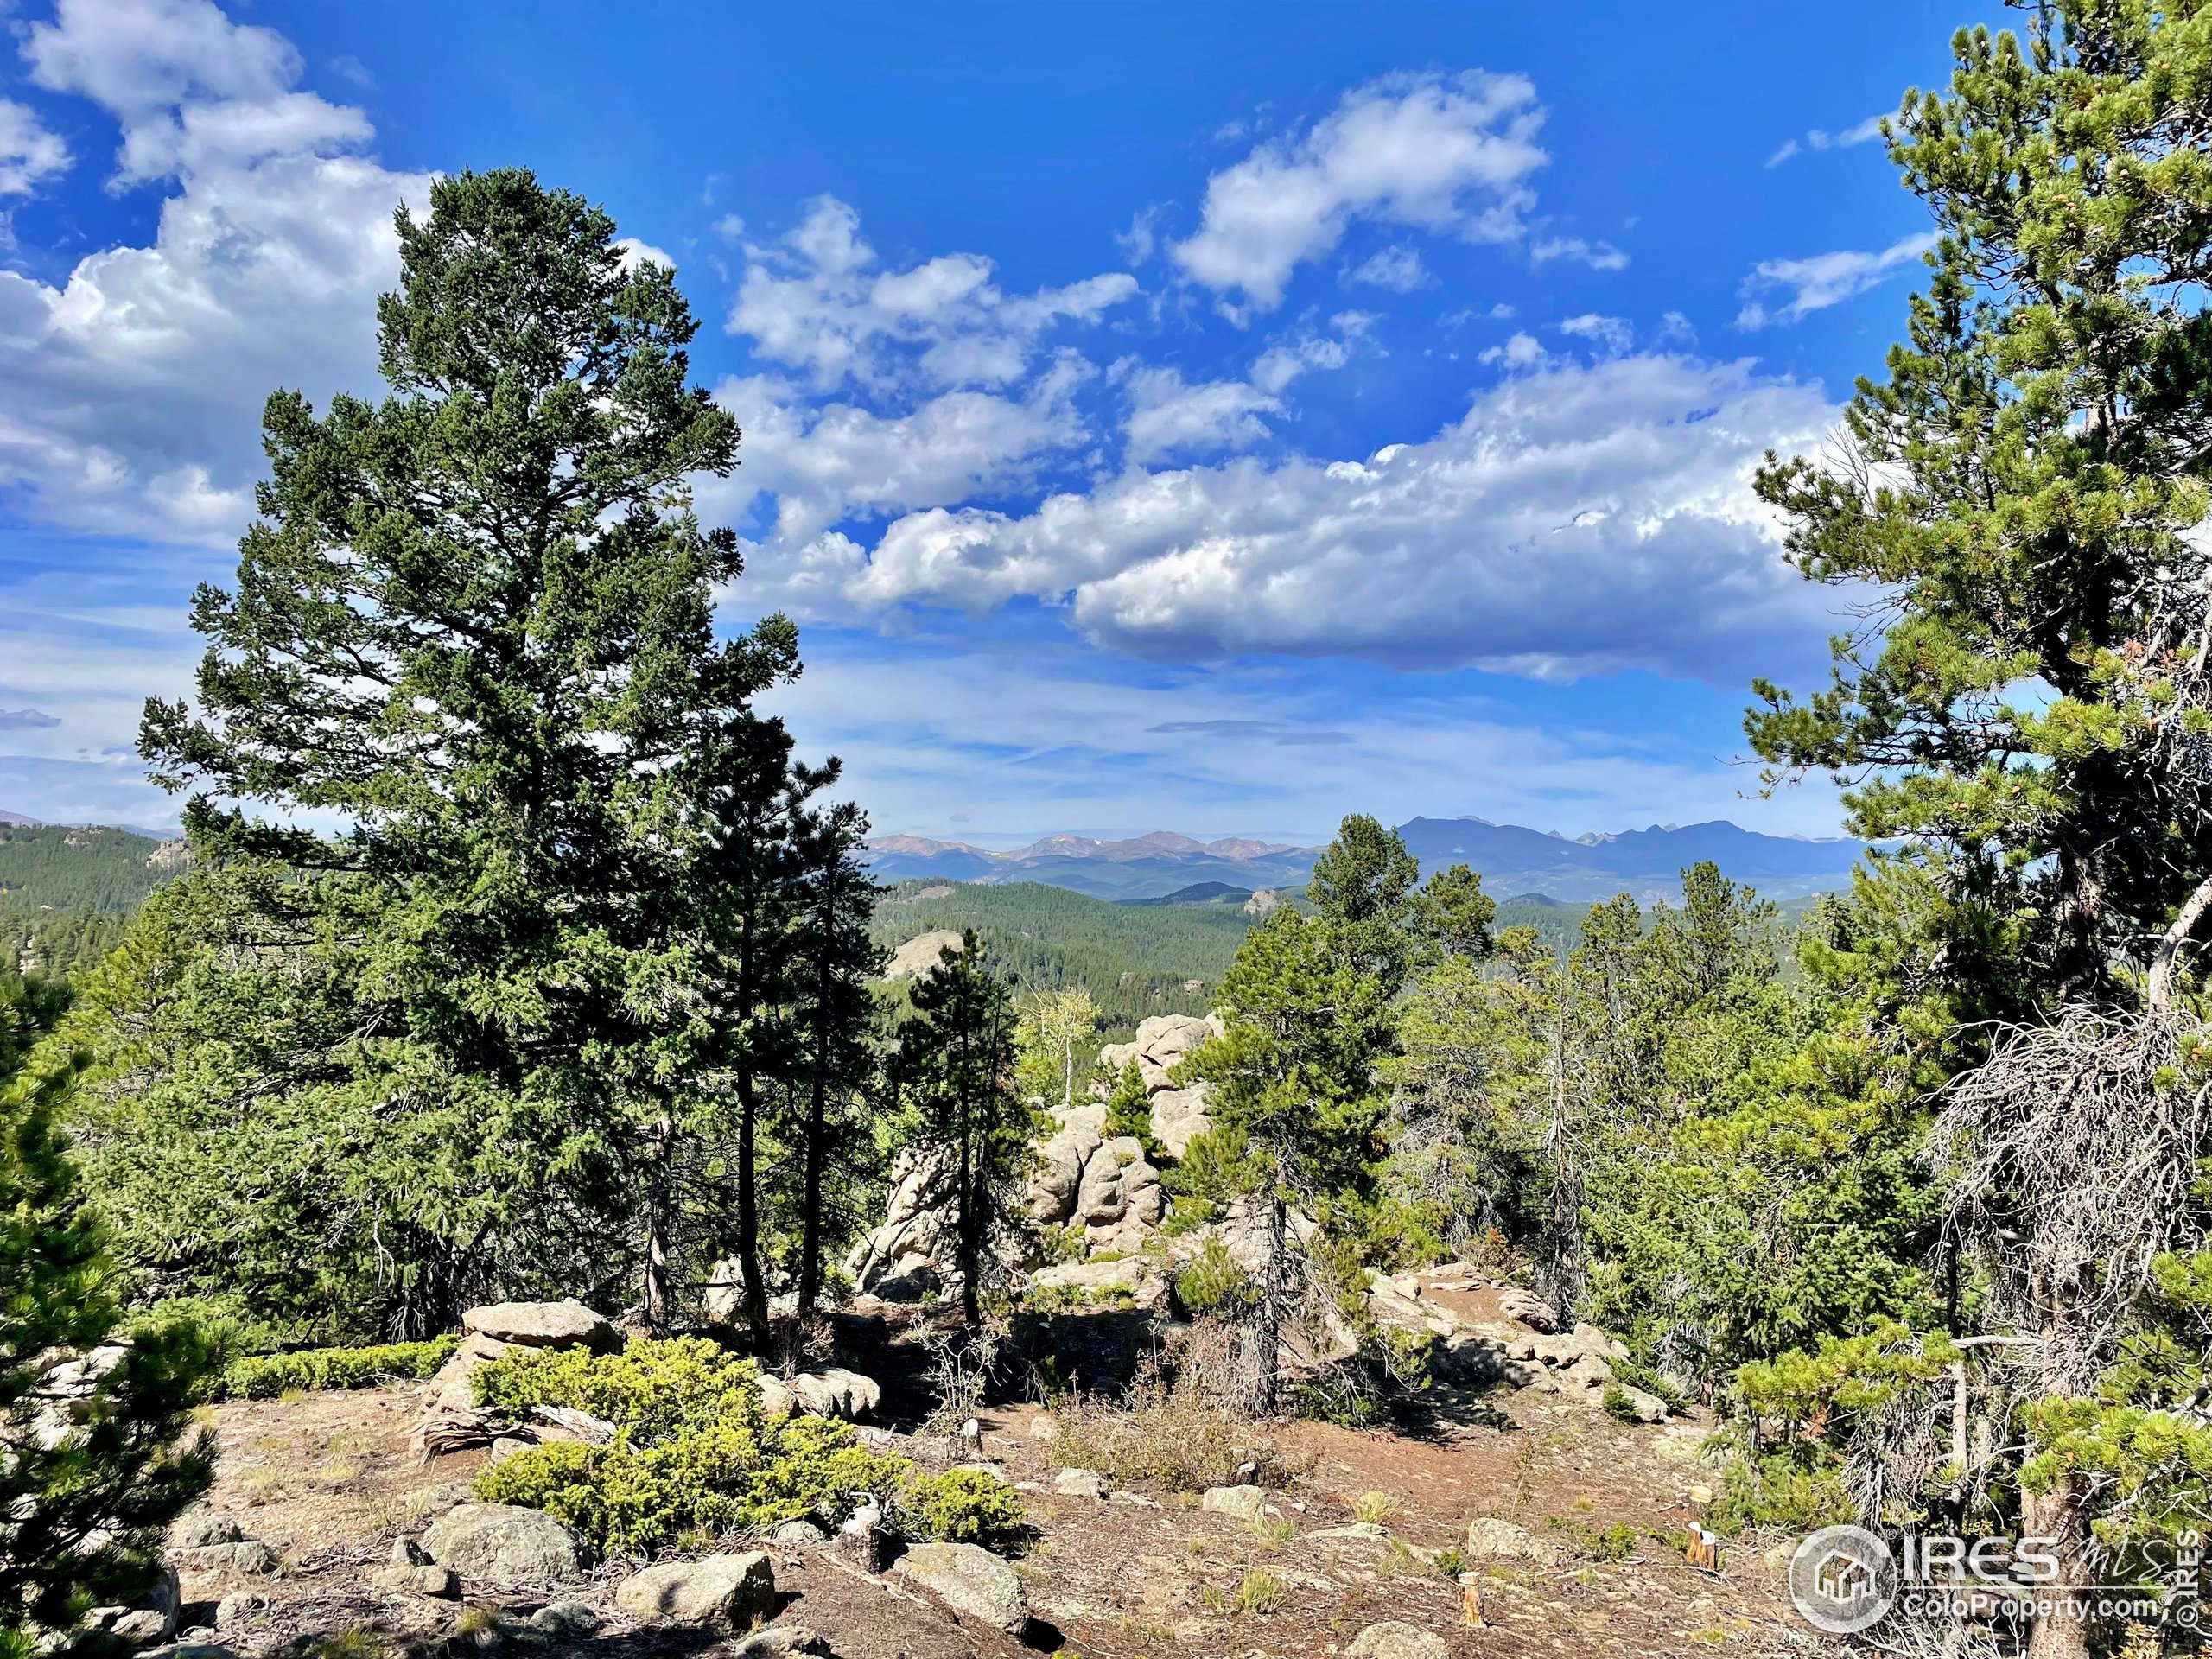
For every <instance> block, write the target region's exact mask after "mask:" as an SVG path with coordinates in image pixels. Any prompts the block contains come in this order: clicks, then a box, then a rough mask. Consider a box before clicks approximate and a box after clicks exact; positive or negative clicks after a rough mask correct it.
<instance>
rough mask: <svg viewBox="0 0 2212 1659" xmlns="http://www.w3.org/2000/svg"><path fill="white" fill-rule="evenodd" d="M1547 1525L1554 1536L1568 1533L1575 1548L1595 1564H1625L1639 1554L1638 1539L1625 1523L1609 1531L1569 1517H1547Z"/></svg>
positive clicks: (1619, 1522)
mask: <svg viewBox="0 0 2212 1659" xmlns="http://www.w3.org/2000/svg"><path fill="white" fill-rule="evenodd" d="M1544 1524H1545V1525H1546V1526H1548V1527H1549V1528H1551V1529H1552V1530H1553V1531H1554V1532H1563V1533H1565V1534H1566V1535H1567V1536H1568V1538H1570V1539H1571V1540H1573V1544H1574V1547H1575V1548H1576V1549H1578V1550H1580V1552H1581V1553H1582V1554H1585V1555H1586V1556H1588V1557H1589V1558H1590V1559H1591V1560H1593V1561H1624V1560H1628V1558H1629V1557H1630V1556H1631V1555H1633V1554H1636V1545H1637V1538H1638V1536H1639V1535H1638V1534H1637V1529H1635V1528H1634V1527H1631V1526H1630V1525H1629V1524H1628V1522H1625V1521H1617V1522H1614V1523H1613V1524H1612V1525H1611V1526H1610V1527H1593V1526H1592V1525H1591V1524H1590V1523H1589V1522H1586V1521H1577V1520H1575V1519H1573V1517H1572V1516H1564V1515H1548V1516H1545V1517H1544Z"/></svg>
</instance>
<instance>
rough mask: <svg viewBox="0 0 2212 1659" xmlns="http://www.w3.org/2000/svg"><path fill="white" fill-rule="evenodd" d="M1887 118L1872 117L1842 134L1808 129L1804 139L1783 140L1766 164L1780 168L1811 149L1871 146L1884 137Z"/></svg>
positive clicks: (1818, 128) (1880, 116)
mask: <svg viewBox="0 0 2212 1659" xmlns="http://www.w3.org/2000/svg"><path fill="white" fill-rule="evenodd" d="M1885 118H1886V116H1885V115H1870V116H1868V117H1867V118H1866V119H1865V120H1864V121H1861V122H1859V124H1857V125H1855V126H1849V127H1846V128H1845V129H1844V130H1842V131H1841V132H1830V131H1828V130H1827V129H1826V128H1825V127H1812V128H1808V130H1806V132H1805V135H1804V137H1802V138H1785V139H1783V141H1782V145H1781V148H1779V149H1777V150H1776V151H1775V152H1774V154H1773V155H1771V156H1768V157H1767V158H1766V164H1767V165H1768V166H1769V167H1780V166H1781V165H1782V164H1783V162H1786V161H1788V160H1789V158H1790V157H1791V156H1802V155H1803V154H1804V153H1805V152H1806V151H1807V150H1809V149H1852V148H1853V146H1855V145H1859V144H1871V143H1873V142H1874V140H1876V139H1877V138H1879V137H1881V136H1882V123H1883V121H1884V120H1885Z"/></svg>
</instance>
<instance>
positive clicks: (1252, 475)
mask: <svg viewBox="0 0 2212 1659" xmlns="http://www.w3.org/2000/svg"><path fill="white" fill-rule="evenodd" d="M1832 417H1833V411H1832V410H1830V408H1829V406H1828V405H1827V403H1826V401H1825V400H1824V399H1823V398H1822V397H1821V395H1820V394H1819V392H1818V391H1816V390H1815V389H1814V388H1812V387H1809V386H1807V385H1802V384H1801V383H1798V382H1795V381H1791V380H1786V379H1773V378H1762V377H1760V376H1758V375H1757V374H1755V373H1754V372H1752V371H1751V368H1750V366H1749V365H1747V364H1741V363H1738V364H1708V363H1703V362H1700V361H1698V360H1696V359H1690V358H1686V357H1668V356H1644V357H1633V358H1618V359H1610V360H1606V361H1603V362H1599V363H1597V364H1595V365H1574V364H1568V363H1565V362H1561V361H1554V362H1550V363H1547V364H1546V365H1542V366H1541V368H1538V369H1535V370H1533V371H1531V372H1528V373H1525V374H1523V375H1521V376H1518V377H1516V378H1512V379H1510V380H1508V381H1507V382H1505V383H1504V384H1503V385H1499V386H1497V388H1495V389H1493V390H1492V391H1488V392H1486V393H1484V394H1483V395H1482V396H1480V397H1478V398H1477V399H1476V400H1475V403H1474V404H1473V406H1472V407H1471V410H1469V412H1468V414H1467V416H1465V419H1464V420H1462V421H1460V422H1458V423H1454V424H1453V425H1452V426H1450V427H1447V428H1446V429H1445V430H1444V431H1442V432H1440V433H1439V434H1438V435H1436V436H1435V437H1434V438H1433V439H1431V440H1430V441H1428V442H1426V443H1417V444H1397V445H1393V446H1391V447H1389V448H1385V449H1383V450H1381V451H1378V452H1377V453H1376V454H1374V455H1372V456H1370V457H1369V458H1368V459H1367V460H1366V461H1338V462H1334V463H1329V462H1324V461H1316V460H1310V459H1306V458H1302V457H1297V458H1291V459H1287V460H1284V461H1279V462H1275V463H1273V464H1269V463H1266V462H1263V461H1260V460H1257V459H1255V458H1250V457H1244V458H1238V459H1235V460H1230V461H1224V462H1220V463H1218V464H1216V465H1212V466H1208V467H1189V468H1185V469H1181V470H1174V471H1166V472H1156V473H1155V472H1146V471H1143V470H1141V469H1133V470H1130V471H1128V472H1126V473H1123V474H1121V475H1119V476H1117V477H1115V478H1112V479H1110V480H1107V481H1106V482H1104V483H1103V484H1101V485H1099V486H1096V487H1095V488H1093V489H1090V490H1089V491H1083V492H1070V493H1062V494H1058V495H1055V496H1053V497H1052V498H1050V499H1047V500H1046V501H1045V502H1044V503H1043V504H1042V505H1039V507H1038V508H1037V509H1036V510H1035V511H1034V512H1030V513H1027V514H1024V515H1019V516H1016V515H1009V514H1006V513H1001V512H992V511H987V510H983V509H978V508H973V507H969V508H961V509H957V510H951V509H946V508H933V509H930V510H928V511H925V512H917V513H911V514H909V515H907V516H906V517H905V518H900V519H899V520H898V521H896V522H895V523H893V524H891V525H890V526H889V528H888V529H887V531H885V532H884V534H883V536H882V537H881V538H880V541H879V542H878V543H877V544H876V546H875V548H874V551H873V553H872V555H871V556H869V557H868V561H867V562H866V563H855V565H854V566H853V568H852V569H851V570H850V571H849V575H848V578H847V581H846V584H845V591H846V592H847V593H848V594H849V595H850V596H851V597H852V598H853V599H854V600H855V601H857V602H859V603H861V604H862V605H865V606H874V607H891V606H898V605H906V604H913V603H923V604H932V605H948V606H955V607H963V608H966V609H969V610H970V611H979V612H980V611H988V610H989V609H992V608H995V607H999V606H1001V605H1004V604H1006V603H1007V602H1009V601H1014V600H1015V599H1019V598H1025V597H1027V598H1031V599H1035V600H1040V601H1046V602H1048V603H1057V604H1065V605H1066V606H1067V607H1069V609H1070V612H1071V617H1072V620H1074V622H1075V624H1076V626H1077V627H1078V628H1079V629H1080V630H1081V631H1082V632H1084V634H1086V635H1087V636H1088V637H1089V638H1090V639H1092V640H1093V641H1095V642H1096V643H1099V644H1102V645H1109V646H1112V647H1115V648H1116V649H1119V650H1122V651H1126V652H1131V653H1134V654H1136V655H1140V656H1146V657H1152V658H1164V659H1169V660H1203V659H1210V658H1219V657H1224V656H1234V655H1243V654H1251V653H1279V654H1287V655H1292V656H1313V657H1321V656H1336V657H1348V658H1366V659H1370V660H1374V661H1378V662H1383V663H1385V664H1391V665H1394V666H1399V667H1408V666H1445V665H1454V664H1473V665H1477V666H1481V667H1485V668H1490V669H1494V670H1497V671H1506V672H1515V673H1523V674H1534V675H1538V676H1545V677H1573V676H1577V675H1581V674H1587V673H1595V672H1605V671H1616V670H1623V669H1629V668H1647V669H1651V670H1654V671H1660V672H1663V673H1670V674H1682V675H1691V676H1696V677H1708V678H1714V679H1719V680H1721V681H1724V682H1729V683H1732V682H1733V681H1734V680H1736V679H1738V677H1740V676H1741V674H1742V673H1743V671H1744V664H1745V660H1746V658H1747V657H1748V656H1749V655H1751V654H1752V652H1753V650H1754V648H1756V649H1757V651H1758V654H1760V655H1762V656H1764V657H1766V658H1772V657H1773V656H1774V655H1775V654H1777V647H1776V645H1775V640H1776V639H1777V637H1783V636H1786V637H1789V638H1790V639H1794V640H1795V641H1796V645H1800V646H1804V645H1808V643H1809V642H1812V641H1815V640H1816V639H1817V638H1818V637H1819V635H1820V634H1821V632H1822V631H1823V629H1824V627H1825V626H1826V622H1825V620H1824V617H1825V613H1824V612H1823V611H1822V610H1821V601H1820V600H1819V598H1818V597H1817V596H1816V595H1814V594H1810V593H1808V589H1807V588H1806V585H1805V584H1804V583H1802V582H1800V581H1799V580H1798V579H1797V577H1796V575H1795V574H1794V573H1793V572H1791V571H1790V570H1789V569H1787V568H1786V567H1785V566H1784V565H1783V563H1781V561H1780V558H1779V556H1778V551H1777V540H1776V536H1775V531H1774V528H1773V526H1772V524H1771V522H1770V518H1769V516H1768V514H1767V512H1766V511H1765V509H1764V507H1763V506H1762V505H1760V504H1759V503H1758V500H1757V499H1756V498H1755V497H1754V496H1753V495H1752V494H1751V490H1750V487H1749V479H1750V474H1751V471H1752V469H1753V468H1754V467H1756V466H1757V465H1758V460H1759V458H1760V456H1761V455H1762V454H1764V451H1765V450H1766V449H1767V448H1769V447H1770V446H1780V447H1785V448H1786V447H1789V446H1790V445H1792V444H1796V443H1801V442H1807V441H1810V440H1813V439H1815V438H1817V437H1818V436H1819V435H1821V433H1822V432H1823V431H1825V430H1826V429H1827V427H1828V425H1829V424H1830V422H1831V420H1832ZM1785 654H1786V653H1785Z"/></svg>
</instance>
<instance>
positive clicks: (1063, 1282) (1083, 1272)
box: [1029, 1256, 1144, 1296]
mask: <svg viewBox="0 0 2212 1659" xmlns="http://www.w3.org/2000/svg"><path fill="white" fill-rule="evenodd" d="M1143 1272H1144V1263H1143V1262H1140V1261H1138V1260H1137V1259H1136V1258H1135V1256H1123V1257H1122V1258H1121V1259H1120V1260H1118V1261H1108V1262H1061V1263H1060V1264H1059V1265H1058V1267H1052V1268H1039V1269H1038V1270H1037V1271H1036V1272H1035V1273H1033V1274H1030V1275H1029V1287H1030V1288H1031V1289H1032V1290H1061V1289H1065V1290H1077V1291H1081V1292H1083V1293H1084V1294H1088V1295H1093V1296H1096V1295H1100V1294H1110V1293H1112V1292H1114V1291H1116V1290H1128V1291H1134V1290H1135V1289H1136V1287H1137V1282H1138V1281H1139V1280H1140V1279H1141V1277H1142V1276H1143Z"/></svg>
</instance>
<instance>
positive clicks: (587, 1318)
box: [461, 1296, 622, 1353]
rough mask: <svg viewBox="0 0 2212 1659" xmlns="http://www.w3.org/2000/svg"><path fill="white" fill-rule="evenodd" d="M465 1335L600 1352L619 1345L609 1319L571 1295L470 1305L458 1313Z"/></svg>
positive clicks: (619, 1341) (619, 1333) (499, 1340)
mask: <svg viewBox="0 0 2212 1659" xmlns="http://www.w3.org/2000/svg"><path fill="white" fill-rule="evenodd" d="M461 1328H462V1329H463V1330H465V1331H467V1332H468V1333H469V1335H471V1336H475V1337H489V1338H492V1339H493V1341H494V1342H514V1343H520V1344H523V1345H524V1347H528V1348H576V1347H584V1348H592V1349H596V1350H598V1351H600V1352H602V1353H604V1352H607V1351H609V1350H611V1349H615V1348H620V1346H621V1345H622V1333H621V1332H619V1331H617V1330H616V1329H615V1328H614V1324H613V1320H611V1319H607V1317H606V1315H604V1314H601V1313H593V1312H592V1311H591V1309H589V1308H588V1307H586V1306H584V1305H583V1304H582V1302H580V1301H578V1300H576V1299H575V1297H573V1296H571V1297H569V1299H568V1300H565V1301H559V1302H498V1303H494V1304H493V1306H489V1307H472V1308H470V1309H469V1310H468V1311H467V1313H463V1314H462V1315H461Z"/></svg>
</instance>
